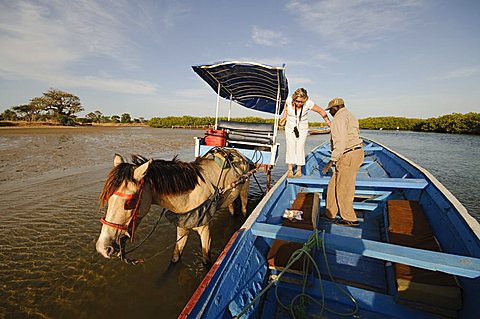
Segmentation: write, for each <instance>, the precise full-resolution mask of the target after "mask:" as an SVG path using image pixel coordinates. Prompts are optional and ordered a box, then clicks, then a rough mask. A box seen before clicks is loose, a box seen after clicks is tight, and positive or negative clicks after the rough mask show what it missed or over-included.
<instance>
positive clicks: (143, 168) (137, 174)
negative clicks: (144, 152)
mask: <svg viewBox="0 0 480 319" xmlns="http://www.w3.org/2000/svg"><path fill="white" fill-rule="evenodd" d="M150 163H152V160H149V161H148V162H146V163H144V164H142V165H140V166H139V167H137V168H136V169H135V171H134V172H133V179H135V180H136V181H137V182H139V181H141V180H142V178H144V177H145V174H147V170H148V166H149V165H150Z"/></svg>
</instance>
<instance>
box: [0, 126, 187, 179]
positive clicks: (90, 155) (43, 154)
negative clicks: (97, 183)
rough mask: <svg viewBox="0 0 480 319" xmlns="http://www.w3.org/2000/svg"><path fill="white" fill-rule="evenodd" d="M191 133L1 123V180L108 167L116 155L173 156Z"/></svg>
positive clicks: (112, 127) (127, 156)
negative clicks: (16, 125) (2, 125)
mask: <svg viewBox="0 0 480 319" xmlns="http://www.w3.org/2000/svg"><path fill="white" fill-rule="evenodd" d="M133 132H135V134H132V133H133ZM139 133H140V134H139ZM193 135H194V133H191V132H186V131H181V132H180V131H177V130H175V131H173V130H171V129H154V128H150V127H132V126H128V127H123V126H122V127H116V126H78V127H61V126H51V127H47V126H42V127H3V128H1V129H0V182H6V181H13V180H17V179H23V178H30V177H37V176H39V175H42V174H48V173H52V172H55V173H58V172H59V171H60V172H61V171H66V170H69V169H72V168H77V169H78V168H79V167H90V166H96V165H102V164H103V165H106V164H109V165H110V163H113V157H114V154H115V153H118V154H121V155H122V156H124V157H126V158H129V157H130V155H132V154H140V155H143V156H146V157H162V158H163V156H165V159H171V157H172V152H175V150H178V149H180V148H184V147H186V146H187V145H193ZM192 147H193V146H192Z"/></svg>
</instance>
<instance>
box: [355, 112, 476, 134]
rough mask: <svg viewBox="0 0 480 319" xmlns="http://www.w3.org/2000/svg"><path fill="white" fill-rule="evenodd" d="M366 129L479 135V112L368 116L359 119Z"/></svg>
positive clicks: (361, 126) (361, 125) (362, 126)
mask: <svg viewBox="0 0 480 319" xmlns="http://www.w3.org/2000/svg"><path fill="white" fill-rule="evenodd" d="M359 124H360V128H362V129H368V130H380V129H384V130H409V131H420V132H436V133H456V134H476V135H480V113H474V112H470V113H466V114H460V113H452V114H448V115H443V116H440V117H435V118H428V119H416V118H411V119H410V118H405V117H369V118H366V119H361V120H359Z"/></svg>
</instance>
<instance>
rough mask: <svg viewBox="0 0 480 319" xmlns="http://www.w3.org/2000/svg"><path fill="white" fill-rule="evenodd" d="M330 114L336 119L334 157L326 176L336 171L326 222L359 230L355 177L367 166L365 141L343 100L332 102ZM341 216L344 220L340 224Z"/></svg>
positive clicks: (328, 164) (334, 122)
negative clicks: (332, 169)
mask: <svg viewBox="0 0 480 319" xmlns="http://www.w3.org/2000/svg"><path fill="white" fill-rule="evenodd" d="M326 110H327V111H329V112H330V114H331V115H332V116H333V121H332V126H331V135H330V145H331V150H332V155H331V157H330V161H329V162H328V163H327V164H326V165H325V166H324V167H323V170H322V173H323V174H326V173H327V172H328V170H329V169H330V167H331V166H332V164H333V163H335V170H334V172H333V175H332V178H331V179H330V182H329V183H328V189H327V210H326V212H325V216H323V219H326V220H329V221H331V222H335V223H336V224H337V225H341V226H353V227H356V226H358V225H359V224H358V219H357V216H356V214H355V211H354V210H353V197H354V193H355V177H356V175H357V171H358V169H359V168H360V165H362V162H363V149H362V145H363V141H362V139H361V138H360V133H359V125H358V120H357V119H356V118H355V117H354V116H353V115H352V113H350V111H348V110H347V109H346V108H345V103H344V101H343V99H341V98H334V99H332V100H331V101H330V102H329V103H328V107H327V108H326ZM339 212H340V216H341V219H340V220H336V219H335V216H337V214H338V213H339Z"/></svg>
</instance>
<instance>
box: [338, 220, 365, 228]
mask: <svg viewBox="0 0 480 319" xmlns="http://www.w3.org/2000/svg"><path fill="white" fill-rule="evenodd" d="M335 224H336V225H339V226H347V227H358V226H360V224H359V223H358V221H350V220H345V219H339V220H337V221H336V222H335Z"/></svg>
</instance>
